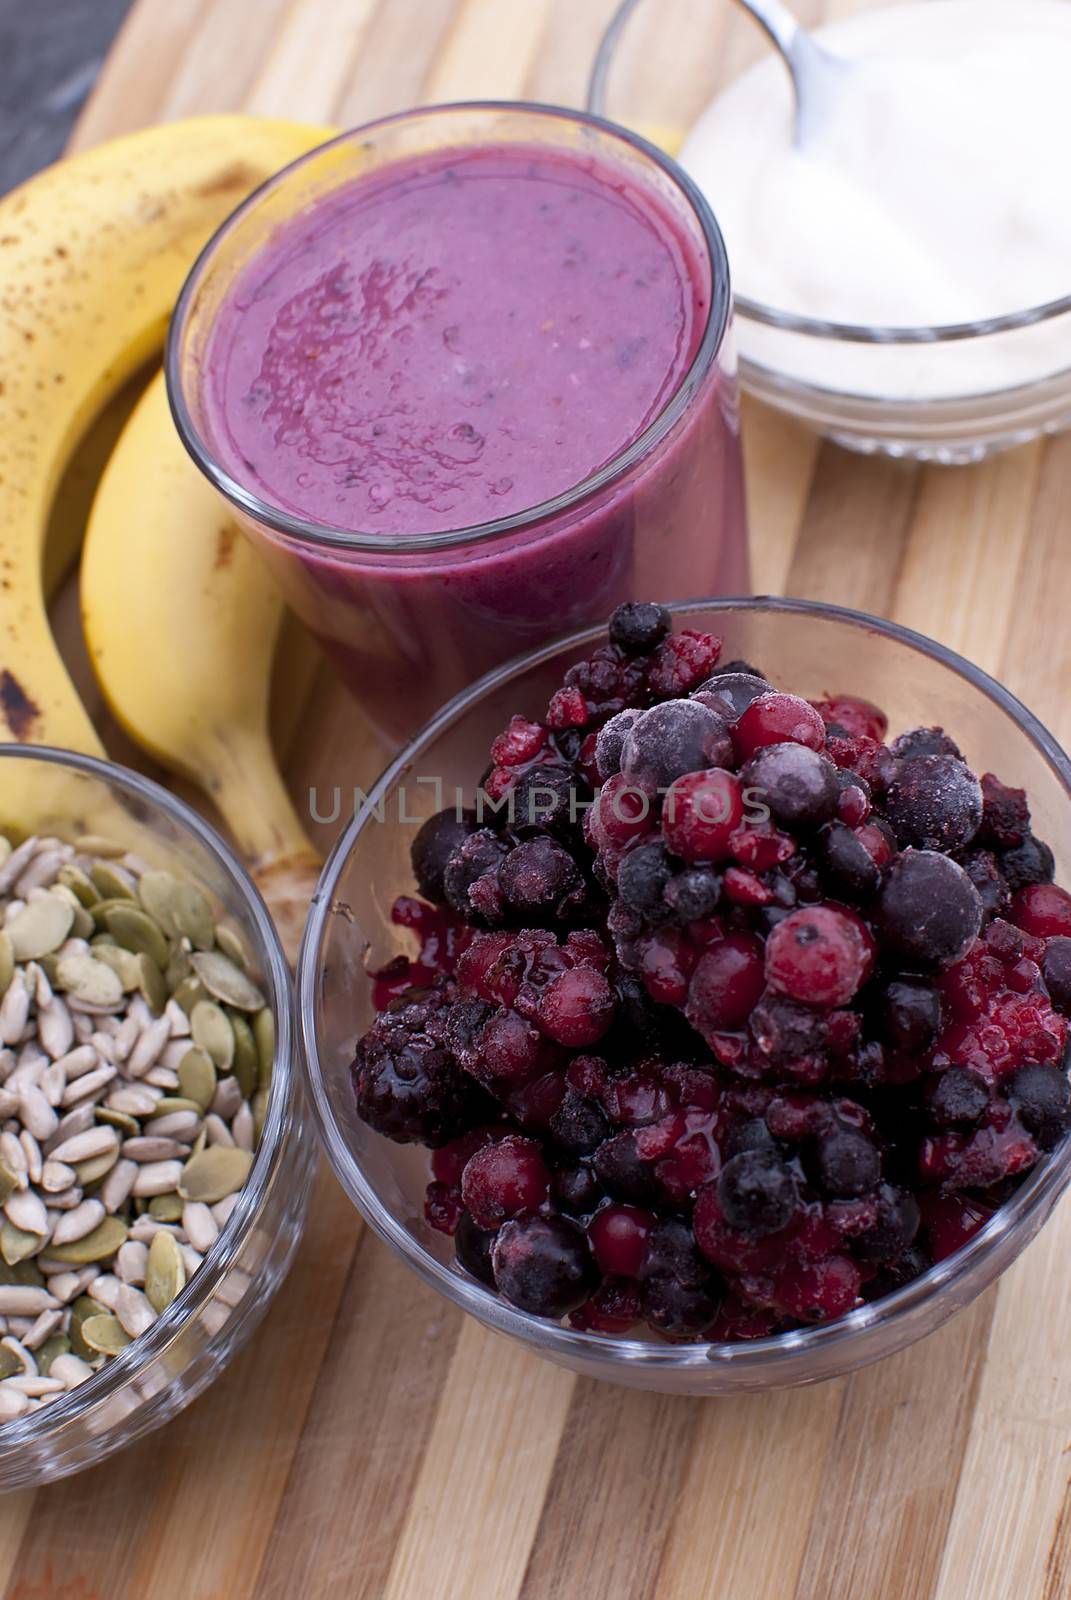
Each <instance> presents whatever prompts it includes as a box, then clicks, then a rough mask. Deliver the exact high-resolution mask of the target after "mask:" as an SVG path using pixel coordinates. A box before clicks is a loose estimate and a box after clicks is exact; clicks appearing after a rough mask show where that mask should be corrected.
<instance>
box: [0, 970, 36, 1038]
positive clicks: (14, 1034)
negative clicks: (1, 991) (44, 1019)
mask: <svg viewBox="0 0 1071 1600" xmlns="http://www.w3.org/2000/svg"><path fill="white" fill-rule="evenodd" d="M29 1015H30V991H29V990H28V989H27V987H26V982H25V979H24V978H23V977H22V975H21V973H19V972H18V971H17V970H16V972H15V976H14V977H13V978H12V980H11V982H10V983H9V984H8V986H7V992H6V993H5V995H4V998H3V1000H0V1042H2V1043H3V1044H17V1043H18V1042H19V1039H20V1038H21V1037H22V1030H23V1028H25V1026H26V1023H27V1020H28V1019H29Z"/></svg>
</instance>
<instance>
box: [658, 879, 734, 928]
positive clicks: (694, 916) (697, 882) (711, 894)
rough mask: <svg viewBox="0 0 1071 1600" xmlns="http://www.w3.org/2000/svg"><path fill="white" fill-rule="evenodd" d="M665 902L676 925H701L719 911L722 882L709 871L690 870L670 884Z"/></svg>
mask: <svg viewBox="0 0 1071 1600" xmlns="http://www.w3.org/2000/svg"><path fill="white" fill-rule="evenodd" d="M664 899H665V903H666V905H667V907H668V908H669V910H670V912H671V913H672V914H673V917H674V919H675V920H676V921H677V922H679V923H681V924H682V925H687V924H688V923H689V922H701V921H702V920H703V918H704V917H709V916H711V915H712V914H713V912H714V911H716V910H717V907H718V903H719V901H720V900H721V879H720V878H719V877H718V874H717V873H716V872H712V871H711V869H710V868H709V867H691V868H689V869H688V871H687V872H678V873H677V874H676V876H675V877H672V878H671V879H670V880H669V882H668V883H667V885H666V888H665V892H664Z"/></svg>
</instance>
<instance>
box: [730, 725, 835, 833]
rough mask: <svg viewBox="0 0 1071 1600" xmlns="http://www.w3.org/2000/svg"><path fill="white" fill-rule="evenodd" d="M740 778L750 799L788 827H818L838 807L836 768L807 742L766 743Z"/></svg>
mask: <svg viewBox="0 0 1071 1600" xmlns="http://www.w3.org/2000/svg"><path fill="white" fill-rule="evenodd" d="M756 703H757V702H756ZM740 777H741V782H742V783H743V785H744V787H745V789H746V790H748V791H750V793H749V798H750V799H752V800H755V801H759V802H761V803H762V804H763V805H765V806H767V807H768V808H769V810H770V812H771V814H772V815H773V816H774V817H776V818H777V821H778V822H780V823H783V824H784V825H785V826H786V827H789V828H795V827H817V826H818V825H819V824H820V823H823V822H827V821H828V820H829V818H830V817H832V815H833V813H834V811H835V810H836V807H837V796H838V794H839V789H838V785H837V769H836V767H835V766H834V765H833V763H832V761H829V760H827V758H826V757H825V756H823V755H820V754H819V753H818V752H817V751H816V750H812V749H810V748H809V746H807V745H805V744H770V745H766V746H765V747H764V748H763V749H761V750H759V751H758V752H757V753H756V754H755V755H754V756H753V757H752V759H751V760H750V761H749V762H748V763H747V765H746V766H745V767H744V770H743V772H742V773H741V775H740Z"/></svg>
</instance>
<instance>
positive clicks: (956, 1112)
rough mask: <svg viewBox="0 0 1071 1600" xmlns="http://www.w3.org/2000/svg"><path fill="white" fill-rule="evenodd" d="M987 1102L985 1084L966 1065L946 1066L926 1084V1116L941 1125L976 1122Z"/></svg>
mask: <svg viewBox="0 0 1071 1600" xmlns="http://www.w3.org/2000/svg"><path fill="white" fill-rule="evenodd" d="M988 1104H989V1085H988V1084H987V1083H986V1081H985V1079H984V1078H983V1077H982V1075H981V1073H980V1072H974V1071H972V1069H971V1068H970V1067H948V1068H946V1070H945V1071H944V1072H942V1073H939V1074H938V1075H937V1077H935V1078H931V1080H930V1081H929V1082H928V1083H927V1085H926V1105H927V1107H928V1108H929V1112H930V1116H931V1117H932V1118H933V1120H934V1121H935V1122H936V1123H937V1124H938V1126H939V1127H942V1128H950V1127H955V1126H956V1124H957V1123H970V1122H977V1121H978V1118H979V1117H980V1116H981V1115H982V1112H983V1111H984V1110H985V1109H986V1107H987V1106H988Z"/></svg>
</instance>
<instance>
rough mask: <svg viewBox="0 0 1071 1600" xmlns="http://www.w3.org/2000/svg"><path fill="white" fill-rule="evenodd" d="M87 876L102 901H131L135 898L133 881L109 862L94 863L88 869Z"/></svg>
mask: <svg viewBox="0 0 1071 1600" xmlns="http://www.w3.org/2000/svg"><path fill="white" fill-rule="evenodd" d="M89 876H90V878H91V879H92V881H93V883H94V884H95V885H96V887H97V889H98V890H99V891H100V898H101V899H102V900H133V899H134V898H135V884H134V879H133V878H132V877H131V876H130V874H129V873H128V872H124V871H123V869H122V867H117V866H115V865H113V863H112V862H110V861H94V863H93V865H92V866H91V867H90V869H89Z"/></svg>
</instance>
